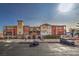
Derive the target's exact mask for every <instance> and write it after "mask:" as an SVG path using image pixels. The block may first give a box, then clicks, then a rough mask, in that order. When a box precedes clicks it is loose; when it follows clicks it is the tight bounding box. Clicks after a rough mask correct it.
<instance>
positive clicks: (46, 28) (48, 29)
mask: <svg viewBox="0 0 79 59" xmlns="http://www.w3.org/2000/svg"><path fill="white" fill-rule="evenodd" d="M40 29H41V35H42V36H45V35H52V26H51V25H50V24H42V25H41V26H40Z"/></svg>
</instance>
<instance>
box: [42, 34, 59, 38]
mask: <svg viewBox="0 0 79 59" xmlns="http://www.w3.org/2000/svg"><path fill="white" fill-rule="evenodd" d="M43 37H44V39H59V38H60V36H55V35H45V36H43Z"/></svg>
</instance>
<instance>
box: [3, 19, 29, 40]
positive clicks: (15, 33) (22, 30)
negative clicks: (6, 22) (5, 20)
mask: <svg viewBox="0 0 79 59" xmlns="http://www.w3.org/2000/svg"><path fill="white" fill-rule="evenodd" d="M27 34H28V35H29V27H28V26H24V22H23V21H22V20H18V24H17V25H16V26H4V29H3V35H4V38H19V39H20V38H26V37H25V36H26V35H27Z"/></svg>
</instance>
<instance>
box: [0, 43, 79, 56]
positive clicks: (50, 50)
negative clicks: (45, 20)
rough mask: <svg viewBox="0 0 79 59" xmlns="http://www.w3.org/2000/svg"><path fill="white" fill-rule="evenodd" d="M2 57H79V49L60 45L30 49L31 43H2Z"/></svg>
mask: <svg viewBox="0 0 79 59" xmlns="http://www.w3.org/2000/svg"><path fill="white" fill-rule="evenodd" d="M0 56H79V47H78V46H77V47H72V46H66V45H62V44H60V43H40V44H39V46H36V47H29V43H0Z"/></svg>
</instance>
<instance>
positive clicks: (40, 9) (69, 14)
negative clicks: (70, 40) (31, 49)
mask: <svg viewBox="0 0 79 59" xmlns="http://www.w3.org/2000/svg"><path fill="white" fill-rule="evenodd" d="M17 20H23V21H24V23H25V25H29V26H38V25H41V24H44V23H48V24H52V25H66V26H67V29H68V28H72V27H75V26H76V24H77V23H78V22H79V4H77V3H70V4H69V3H25V4H24V3H23V4H21V3H18V4H15V3H13V4H11V3H9V4H8V3H0V31H2V30H3V26H6V25H17Z"/></svg>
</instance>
